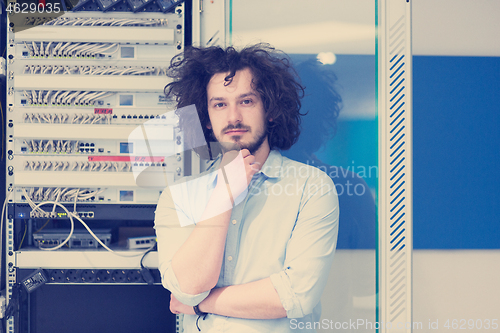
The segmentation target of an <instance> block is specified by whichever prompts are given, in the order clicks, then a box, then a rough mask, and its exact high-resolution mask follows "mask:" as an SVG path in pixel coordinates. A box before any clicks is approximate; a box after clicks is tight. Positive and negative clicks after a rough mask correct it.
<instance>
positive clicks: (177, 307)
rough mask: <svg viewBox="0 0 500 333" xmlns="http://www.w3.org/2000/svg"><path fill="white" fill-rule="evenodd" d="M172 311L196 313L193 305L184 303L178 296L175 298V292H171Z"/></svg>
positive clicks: (174, 312)
mask: <svg viewBox="0 0 500 333" xmlns="http://www.w3.org/2000/svg"><path fill="white" fill-rule="evenodd" d="M170 312H172V313H173V314H180V313H183V314H189V315H194V314H195V313H194V309H193V307H192V306H189V305H185V304H182V303H181V302H179V301H178V300H177V298H175V296H174V295H173V294H170Z"/></svg>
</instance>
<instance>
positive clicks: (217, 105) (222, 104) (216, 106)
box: [214, 103, 224, 108]
mask: <svg viewBox="0 0 500 333" xmlns="http://www.w3.org/2000/svg"><path fill="white" fill-rule="evenodd" d="M223 106H224V103H217V104H215V105H214V108H221V107H223Z"/></svg>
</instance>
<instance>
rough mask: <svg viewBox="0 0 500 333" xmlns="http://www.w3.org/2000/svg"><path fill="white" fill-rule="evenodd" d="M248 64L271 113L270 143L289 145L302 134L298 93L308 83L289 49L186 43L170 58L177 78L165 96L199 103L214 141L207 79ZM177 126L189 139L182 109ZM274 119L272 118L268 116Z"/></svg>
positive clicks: (276, 146) (272, 145)
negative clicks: (181, 50) (300, 73)
mask: <svg viewBox="0 0 500 333" xmlns="http://www.w3.org/2000/svg"><path fill="white" fill-rule="evenodd" d="M245 68H249V69H250V70H251V72H252V75H253V80H252V85H253V88H254V89H255V91H257V92H258V93H259V94H260V97H261V99H262V103H263V106H264V110H265V111H266V115H267V119H268V122H267V138H268V141H269V146H270V148H271V149H281V150H287V149H289V148H290V147H291V146H292V145H293V144H294V143H295V142H297V140H298V137H299V134H300V122H301V116H303V114H301V113H300V107H301V104H300V99H301V98H302V97H303V95H304V87H303V86H302V85H301V84H300V83H299V78H298V76H297V73H296V72H295V70H294V69H293V67H292V66H291V62H290V59H289V58H288V56H287V55H286V54H284V53H283V52H281V51H278V50H276V49H275V48H273V47H272V46H270V45H269V44H256V45H252V46H248V47H245V48H243V49H242V50H241V51H237V50H236V49H235V48H233V47H228V48H226V49H223V48H221V47H218V46H212V47H208V48H197V47H188V48H186V49H185V50H184V52H183V53H181V54H179V55H177V56H175V57H174V58H173V59H172V61H171V62H170V67H169V70H168V76H170V77H171V78H173V79H174V81H173V82H171V83H169V84H167V86H165V89H164V91H165V94H166V95H167V96H175V99H176V102H177V109H180V108H183V107H186V106H189V105H193V104H194V105H195V106H196V109H197V112H198V116H199V119H200V122H201V127H202V129H203V134H204V136H205V140H206V141H207V142H210V141H214V140H215V137H214V136H213V133H212V130H211V129H208V128H207V126H206V125H207V124H208V123H209V121H210V118H209V116H208V105H207V85H208V83H209V81H210V79H211V78H212V76H213V75H214V74H218V73H229V74H228V75H227V76H226V77H225V81H226V84H230V83H231V81H232V78H233V77H234V75H235V74H236V71H239V70H242V69H245ZM179 116H180V118H179V126H180V129H181V130H182V131H183V132H184V133H185V140H186V141H187V142H189V140H190V137H194V133H190V128H192V126H190V125H192V124H190V121H189V119H183V117H182V114H179ZM269 119H272V121H269Z"/></svg>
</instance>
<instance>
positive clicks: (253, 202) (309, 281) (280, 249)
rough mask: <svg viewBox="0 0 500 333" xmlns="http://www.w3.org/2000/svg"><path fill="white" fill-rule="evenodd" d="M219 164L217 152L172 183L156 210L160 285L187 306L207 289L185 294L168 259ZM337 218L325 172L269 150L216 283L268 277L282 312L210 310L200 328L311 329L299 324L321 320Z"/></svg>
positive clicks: (189, 326) (188, 326)
mask: <svg viewBox="0 0 500 333" xmlns="http://www.w3.org/2000/svg"><path fill="white" fill-rule="evenodd" d="M219 163H220V158H219V160H217V161H216V163H214V165H213V166H212V167H211V168H210V169H209V170H207V171H206V172H204V173H202V174H201V175H197V176H193V177H186V178H185V179H184V180H183V182H181V183H179V184H175V185H173V186H170V187H169V190H165V191H163V193H162V195H161V197H160V200H159V202H158V206H157V208H156V216H155V228H156V234H157V239H158V255H159V270H160V273H161V276H162V284H163V286H164V287H165V288H167V289H168V290H170V291H171V292H172V294H173V295H174V296H175V297H176V298H177V299H178V300H179V301H180V302H182V303H184V304H186V305H191V306H194V305H196V304H199V303H200V302H201V301H202V300H204V299H205V298H206V297H207V296H208V294H209V292H210V291H206V292H204V293H201V294H198V295H189V294H186V293H183V292H182V291H181V290H180V288H179V282H178V281H177V278H176V277H175V274H174V272H173V270H172V266H171V259H172V257H173V255H174V254H175V252H176V251H177V250H178V249H179V247H180V246H181V245H182V244H183V243H184V241H185V240H186V239H187V238H188V237H189V234H190V233H191V231H192V230H193V224H194V223H195V222H196V221H199V220H200V218H201V215H202V213H203V211H204V210H205V207H206V205H207V203H208V200H209V198H210V195H211V194H212V191H213V189H214V188H215V185H216V183H217V170H218V164H219ZM338 217H339V208H338V199H337V192H336V190H335V186H334V184H333V182H332V180H331V179H330V177H328V176H327V175H326V174H325V173H324V172H322V171H321V170H319V169H317V168H315V167H312V166H309V165H306V164H302V163H299V162H296V161H292V160H290V159H288V158H286V157H283V156H282V155H281V154H280V153H279V152H278V151H271V152H270V154H269V156H268V158H267V160H266V162H265V163H264V165H263V167H262V169H261V170H260V171H259V172H257V173H256V174H255V175H254V177H253V179H252V182H251V184H250V186H249V191H248V195H247V196H246V197H245V198H244V199H243V201H242V202H241V203H239V204H237V205H236V206H235V207H234V208H233V210H232V214H231V220H230V223H229V229H228V233H227V238H226V247H225V251H224V261H223V264H222V268H221V272H220V276H219V281H218V283H217V287H224V286H230V285H238V284H244V283H248V282H252V281H256V280H260V279H264V278H267V277H270V279H271V282H272V284H273V286H274V288H275V289H276V291H277V293H278V295H279V297H280V300H281V303H282V305H283V307H284V309H285V310H286V313H287V318H280V319H263V320H255V319H241V318H231V317H225V316H219V315H213V314H209V315H208V316H207V317H206V319H205V320H202V319H200V320H199V321H198V325H199V327H200V329H201V331H202V332H230V333H235V332H237V333H246V332H248V333H250V332H255V333H263V332H273V333H275V332H301V331H304V332H314V330H300V329H298V328H299V327H310V326H311V323H314V322H319V320H320V315H321V304H320V298H321V294H322V292H323V289H324V287H325V284H326V281H327V278H328V273H329V272H330V267H331V264H332V260H333V255H334V252H335V246H336V242H337V234H338ZM181 224H182V225H186V224H190V225H188V226H185V227H180V225H181ZM292 318H293V322H291V321H290V320H291V319H292ZM196 319H197V316H194V315H185V316H184V322H183V326H184V332H186V333H191V332H193V333H198V329H197V328H196ZM301 322H302V323H303V324H301ZM292 323H293V325H292Z"/></svg>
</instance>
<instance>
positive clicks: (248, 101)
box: [241, 99, 252, 104]
mask: <svg viewBox="0 0 500 333" xmlns="http://www.w3.org/2000/svg"><path fill="white" fill-rule="evenodd" d="M251 103H252V100H251V99H245V100H243V101H241V104H251Z"/></svg>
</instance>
